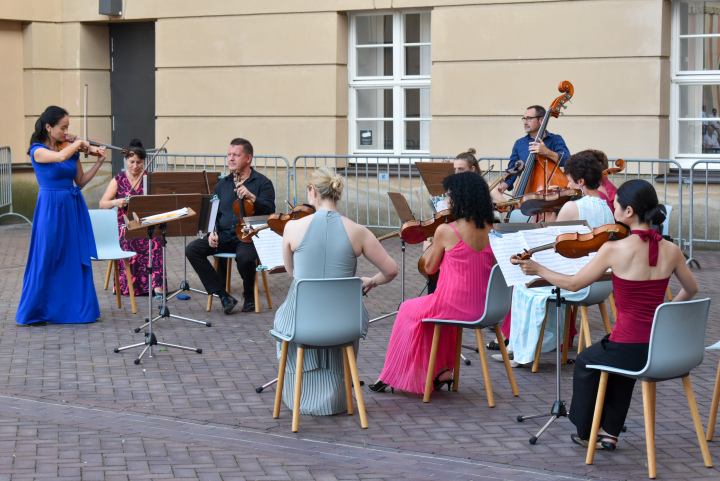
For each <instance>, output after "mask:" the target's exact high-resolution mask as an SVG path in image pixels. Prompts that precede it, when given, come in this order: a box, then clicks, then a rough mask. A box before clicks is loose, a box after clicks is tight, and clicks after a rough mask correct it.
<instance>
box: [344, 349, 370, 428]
mask: <svg viewBox="0 0 720 481" xmlns="http://www.w3.org/2000/svg"><path fill="white" fill-rule="evenodd" d="M345 352H347V359H348V363H349V364H350V373H351V374H352V379H353V384H354V385H355V401H356V402H357V405H358V413H359V414H360V426H361V427H362V428H363V429H367V427H368V422H367V414H366V413H365V401H363V397H362V389H360V376H359V375H358V370H357V364H356V363H355V351H354V350H353V347H352V346H347V347H346V348H345ZM349 402H352V398H351V399H350V401H349Z"/></svg>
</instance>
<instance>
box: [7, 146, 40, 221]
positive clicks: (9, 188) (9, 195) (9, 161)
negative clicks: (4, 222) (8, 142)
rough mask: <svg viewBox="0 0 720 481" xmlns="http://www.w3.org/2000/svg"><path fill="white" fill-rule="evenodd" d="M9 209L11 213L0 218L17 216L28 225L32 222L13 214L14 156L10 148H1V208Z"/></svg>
mask: <svg viewBox="0 0 720 481" xmlns="http://www.w3.org/2000/svg"><path fill="white" fill-rule="evenodd" d="M3 207H9V208H10V211H9V212H5V213H4V214H0V217H5V216H6V215H15V216H18V217H20V218H21V219H23V220H25V221H26V222H27V223H28V224H30V225H32V222H30V220H29V219H28V218H27V217H25V216H24V215H22V214H18V213H17V212H13V204H12V155H11V152H10V147H0V208H3Z"/></svg>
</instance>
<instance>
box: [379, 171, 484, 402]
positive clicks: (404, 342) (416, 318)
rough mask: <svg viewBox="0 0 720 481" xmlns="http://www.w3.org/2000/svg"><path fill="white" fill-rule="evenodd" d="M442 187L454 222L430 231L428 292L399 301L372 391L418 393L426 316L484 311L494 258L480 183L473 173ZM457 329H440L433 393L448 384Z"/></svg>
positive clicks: (425, 356)
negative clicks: (433, 282)
mask: <svg viewBox="0 0 720 481" xmlns="http://www.w3.org/2000/svg"><path fill="white" fill-rule="evenodd" d="M443 187H444V188H445V190H446V192H447V202H448V204H449V206H450V209H451V211H452V213H453V214H454V215H455V219H456V220H455V221H454V222H452V223H450V224H443V225H441V226H440V227H438V229H437V230H436V231H435V237H434V241H433V244H432V245H431V246H430V248H429V249H430V250H429V252H428V255H427V257H426V261H425V269H426V270H427V272H428V273H430V274H433V273H435V272H437V270H438V269H439V268H440V267H441V265H442V269H441V270H440V278H439V280H438V284H437V289H436V291H435V292H434V293H432V294H430V295H428V296H424V297H418V298H415V299H411V300H409V301H406V302H404V303H403V305H402V306H401V307H400V311H399V312H398V315H397V319H396V320H395V325H394V326H393V331H392V335H391V336H390V344H389V345H388V352H387V356H386V357H385V366H384V368H383V371H382V373H381V374H380V378H379V379H378V380H377V382H375V383H374V384H372V385H370V386H369V387H370V389H371V390H372V391H376V392H378V391H384V390H385V388H387V387H388V386H390V387H391V388H393V389H394V388H398V389H403V390H405V391H410V392H415V393H423V392H424V390H425V380H426V378H427V371H428V360H429V358H430V347H431V344H432V338H433V326H431V325H428V324H423V322H422V320H423V319H426V318H438V319H458V320H462V321H467V322H474V321H477V320H478V319H480V317H482V315H483V312H484V311H485V291H486V289H487V283H488V279H489V277H490V270H491V269H492V266H493V263H494V259H495V256H494V255H493V252H492V248H491V247H490V241H489V239H488V234H489V233H490V230H491V229H492V222H493V210H492V202H491V201H490V191H489V190H488V186H487V184H486V183H485V181H484V180H483V179H482V177H480V176H479V175H477V174H475V173H474V172H463V173H459V174H454V175H450V176H448V177H446V178H445V179H444V180H443ZM456 336H457V328H455V327H444V328H443V330H442V331H441V335H440V345H439V348H438V353H437V362H436V364H435V372H434V373H433V376H434V377H435V382H434V383H433V387H434V389H438V388H440V387H442V386H443V385H444V384H448V386H449V384H450V383H451V382H452V377H453V375H452V371H451V369H452V367H453V365H454V362H455V340H456Z"/></svg>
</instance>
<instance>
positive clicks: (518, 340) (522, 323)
mask: <svg viewBox="0 0 720 481" xmlns="http://www.w3.org/2000/svg"><path fill="white" fill-rule="evenodd" d="M575 204H576V205H577V208H578V218H579V219H582V220H586V221H587V223H588V224H589V225H590V228H591V229H594V228H595V227H600V226H601V225H605V224H614V223H615V217H614V216H613V213H612V211H611V210H610V208H609V207H608V204H607V202H606V201H605V200H603V199H601V198H600V197H590V196H587V195H586V196H583V197H581V198H579V199H578V200H576V201H575ZM552 289H553V288H552V287H536V288H533V289H528V288H527V287H525V286H524V285H519V286H515V288H514V289H513V299H512V308H511V311H510V313H511V316H512V324H511V327H510V344H509V346H508V348H509V349H510V350H511V351H513V358H514V359H515V360H516V361H517V362H519V363H520V364H527V363H529V362H531V361H532V360H533V359H534V358H535V348H536V347H537V342H538V339H540V328H541V327H542V323H543V319H545V310H546V303H547V299H548V298H549V297H554V294H553V293H552ZM589 289H590V287H586V288H584V289H580V290H579V291H577V292H570V291H565V290H563V291H562V296H563V297H564V298H565V299H567V300H568V301H574V300H579V299H583V298H584V297H585V296H586V294H587V291H588V290H589ZM552 306H553V308H552V309H550V310H549V311H548V313H547V314H548V316H547V317H548V318H547V322H546V323H545V334H544V335H543V343H542V348H541V352H549V351H552V350H553V349H555V346H556V339H555V331H556V326H555V317H556V316H557V310H556V309H555V308H554V306H555V304H552ZM564 322H565V310H564V309H562V310H561V311H560V335H561V336H562V335H563V329H564V327H565V324H564Z"/></svg>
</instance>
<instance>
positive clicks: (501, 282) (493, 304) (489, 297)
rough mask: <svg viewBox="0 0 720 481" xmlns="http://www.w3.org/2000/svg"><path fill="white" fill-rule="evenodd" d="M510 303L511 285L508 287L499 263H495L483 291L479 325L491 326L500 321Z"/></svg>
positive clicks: (505, 314) (507, 310) (508, 309)
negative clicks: (481, 314) (483, 298)
mask: <svg viewBox="0 0 720 481" xmlns="http://www.w3.org/2000/svg"><path fill="white" fill-rule="evenodd" d="M511 305H512V287H508V285H507V283H506V282H505V276H504V275H503V273H502V271H501V270H500V265H499V264H495V265H494V266H493V268H492V270H491V271H490V279H489V280H488V286H487V292H486V293H485V313H484V314H483V317H482V323H481V325H482V326H483V327H485V326H492V325H495V324H497V323H498V322H500V321H502V320H503V319H504V318H505V316H507V313H508V312H510V306H511Z"/></svg>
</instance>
